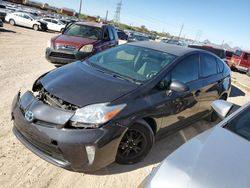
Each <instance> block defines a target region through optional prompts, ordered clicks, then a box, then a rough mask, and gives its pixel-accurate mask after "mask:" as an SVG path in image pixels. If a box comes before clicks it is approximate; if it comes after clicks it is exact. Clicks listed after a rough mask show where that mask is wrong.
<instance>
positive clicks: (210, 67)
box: [200, 54, 218, 77]
mask: <svg viewBox="0 0 250 188" xmlns="http://www.w3.org/2000/svg"><path fill="white" fill-rule="evenodd" d="M200 57H201V60H200V62H201V63H200V64H201V75H202V77H208V76H212V75H215V74H217V70H218V69H217V62H216V59H215V57H213V56H212V55H209V54H201V56H200Z"/></svg>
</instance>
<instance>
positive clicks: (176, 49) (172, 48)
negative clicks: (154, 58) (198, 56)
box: [128, 41, 204, 56]
mask: <svg viewBox="0 0 250 188" xmlns="http://www.w3.org/2000/svg"><path fill="white" fill-rule="evenodd" d="M128 44H129V45H133V46H139V47H144V48H149V49H152V50H157V51H162V52H166V53H169V54H172V55H175V56H182V55H184V54H187V53H189V52H192V51H202V52H204V51H203V50H199V49H193V48H188V47H184V46H178V45H172V44H167V43H163V42H153V41H140V42H132V43H128Z"/></svg>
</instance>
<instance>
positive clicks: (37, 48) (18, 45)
mask: <svg viewBox="0 0 250 188" xmlns="http://www.w3.org/2000/svg"><path fill="white" fill-rule="evenodd" d="M4 28H5V29H0V49H1V52H0V53H1V58H0V70H1V71H0V88H1V89H0V112H1V114H0V119H1V121H0V129H1V131H0V185H1V187H80V186H81V187H102V188H103V187H109V188H110V187H119V188H122V187H136V186H138V185H139V183H140V182H141V181H142V180H143V178H144V177H145V176H146V175H148V174H149V173H150V171H151V169H152V168H153V167H154V166H156V165H157V164H158V163H159V162H160V161H161V160H163V159H164V158H165V157H166V156H168V155H169V154H170V153H171V152H173V151H174V150H175V149H176V148H178V147H179V146H180V145H181V144H183V143H184V142H186V141H187V140H188V139H190V138H192V137H193V136H195V135H197V134H198V133H200V132H202V131H204V130H206V129H208V128H210V127H211V126H213V125H211V124H208V123H207V122H206V121H204V120H201V121H199V122H197V123H196V124H194V125H192V126H189V127H188V128H185V129H183V130H181V131H179V132H177V133H175V134H172V135H170V136H168V137H166V138H164V139H162V140H160V141H158V142H156V144H155V145H154V147H153V149H152V151H151V152H150V154H149V155H148V156H147V157H146V159H145V160H144V161H142V162H140V163H138V164H136V165H118V164H116V163H114V164H111V165H110V166H108V167H107V168H104V169H102V170H101V171H99V172H96V173H94V174H83V173H75V172H69V171H67V170H63V169H61V168H58V167H55V166H53V165H51V164H49V163H47V162H45V161H44V160H42V159H40V158H39V157H37V156H36V155H34V154H33V153H31V152H30V151H29V150H28V149H26V148H25V147H24V146H23V145H22V144H21V143H20V142H19V141H18V140H17V139H16V138H15V137H14V135H13V133H12V131H11V129H12V122H11V120H10V107H11V102H12V99H13V96H14V95H15V94H16V93H17V91H18V90H21V91H25V90H27V89H30V88H31V86H32V83H33V81H34V80H35V79H36V78H37V77H38V76H39V75H41V74H42V73H44V72H47V71H48V70H51V69H54V68H55V67H54V66H53V65H51V64H50V63H48V62H47V61H46V59H45V57H44V51H45V47H46V44H47V41H48V40H49V39H50V38H51V37H52V36H54V35H56V34H54V33H44V32H35V31H33V30H30V29H26V28H22V27H13V26H10V25H8V24H5V25H4ZM234 76H235V75H234ZM236 76H237V75H236ZM249 99H250V95H249V93H247V91H246V90H244V89H243V88H240V87H236V86H234V87H233V90H232V96H231V97H230V98H229V100H230V101H232V102H234V103H236V104H239V105H242V104H244V103H246V102H247V101H249Z"/></svg>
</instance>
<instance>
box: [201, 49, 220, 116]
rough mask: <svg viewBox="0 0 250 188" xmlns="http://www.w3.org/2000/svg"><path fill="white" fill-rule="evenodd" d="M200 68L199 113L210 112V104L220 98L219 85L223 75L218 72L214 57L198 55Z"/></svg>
mask: <svg viewBox="0 0 250 188" xmlns="http://www.w3.org/2000/svg"><path fill="white" fill-rule="evenodd" d="M200 68H201V77H202V88H201V89H200V90H199V97H198V100H199V101H200V108H199V110H200V111H201V112H204V113H205V112H208V111H210V110H211V103H212V102H213V101H214V100H216V99H218V98H219V96H220V84H222V81H223V75H222V73H218V72H219V65H218V64H217V60H216V57H214V56H213V55H210V54H206V53H201V54H200Z"/></svg>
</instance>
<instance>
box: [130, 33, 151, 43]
mask: <svg viewBox="0 0 250 188" xmlns="http://www.w3.org/2000/svg"><path fill="white" fill-rule="evenodd" d="M138 41H149V37H148V36H147V35H142V34H138V33H132V34H131V35H130V36H129V37H128V42H138Z"/></svg>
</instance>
